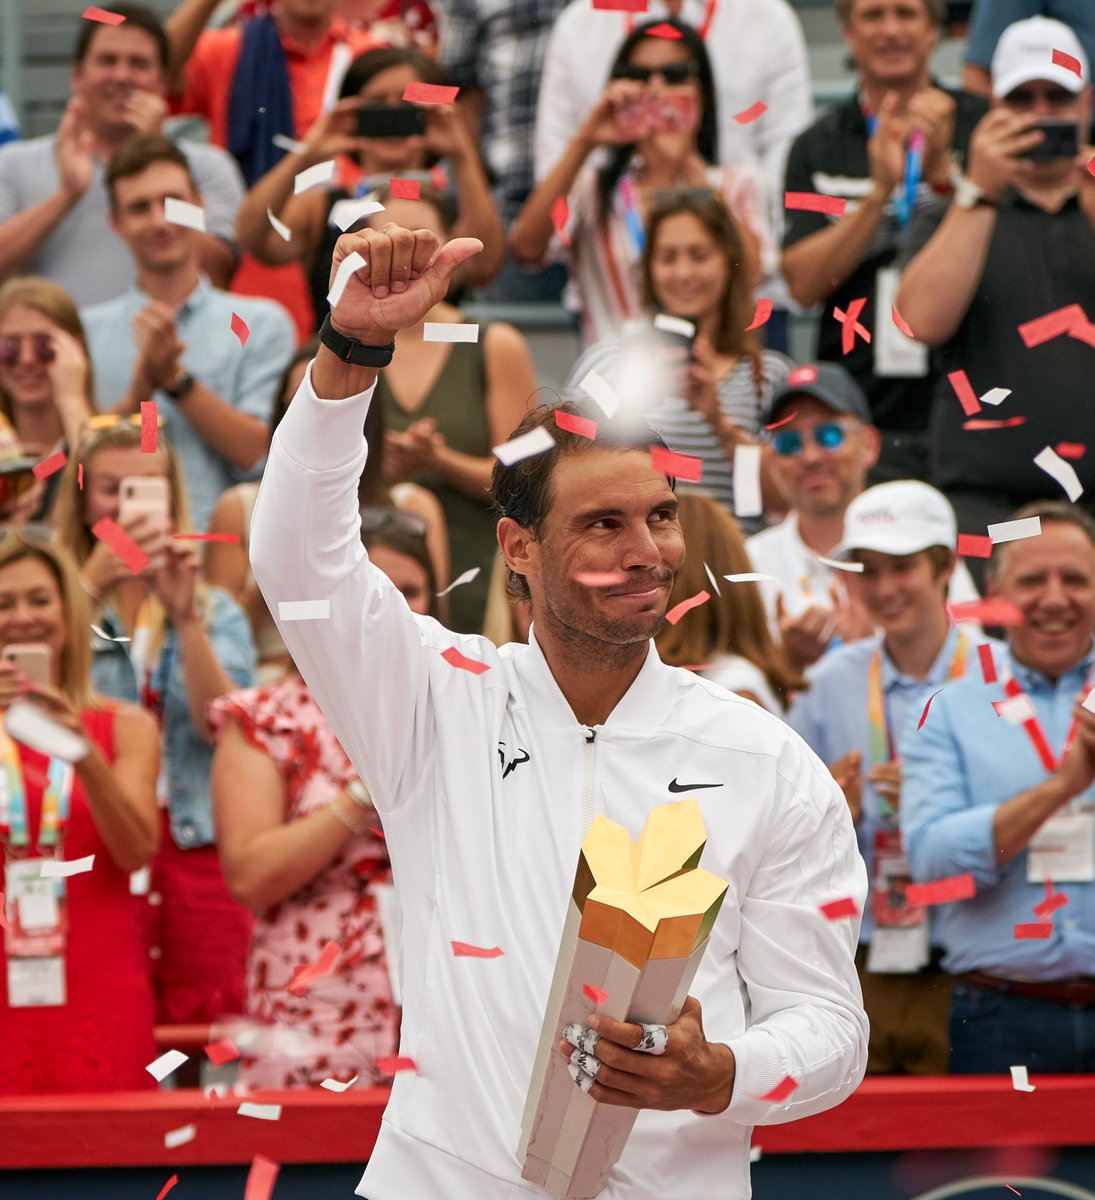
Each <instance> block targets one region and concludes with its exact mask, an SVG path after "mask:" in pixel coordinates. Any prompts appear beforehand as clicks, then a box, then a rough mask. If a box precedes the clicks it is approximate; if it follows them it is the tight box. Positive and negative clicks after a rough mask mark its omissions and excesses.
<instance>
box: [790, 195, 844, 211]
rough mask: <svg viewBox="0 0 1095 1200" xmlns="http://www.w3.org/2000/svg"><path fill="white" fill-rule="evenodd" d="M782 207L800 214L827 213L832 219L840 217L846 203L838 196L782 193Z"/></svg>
mask: <svg viewBox="0 0 1095 1200" xmlns="http://www.w3.org/2000/svg"><path fill="white" fill-rule="evenodd" d="M783 207H784V208H793V209H797V210H798V211H800V212H819V213H829V214H831V215H832V216H834V217H842V216H844V210H845V209H846V208H847V207H848V201H847V200H844V199H843V198H842V197H840V196H823V195H821V193H820V192H784V193H783Z"/></svg>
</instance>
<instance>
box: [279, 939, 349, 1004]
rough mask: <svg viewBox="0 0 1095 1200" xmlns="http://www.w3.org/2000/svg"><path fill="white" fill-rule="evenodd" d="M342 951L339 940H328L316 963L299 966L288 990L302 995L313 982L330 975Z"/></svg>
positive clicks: (296, 994) (295, 994)
mask: <svg viewBox="0 0 1095 1200" xmlns="http://www.w3.org/2000/svg"><path fill="white" fill-rule="evenodd" d="M341 952H342V949H341V947H340V946H339V944H338V942H327V943H326V944H325V945H324V947H323V949H322V950H321V951H320V952H319V958H317V959H316V961H315V962H314V963H304V964H303V965H302V966H299V967H297V969H296V971H295V972H294V973H293V978H292V979H290V980H289V983H288V985H287V987H286V991H289V992H292V994H293V995H294V996H302V995H303V994H304V993H305V992H306V991H307V990H308V989H309V988H310V987H311V986H312V984H313V983H316V982H318V981H319V980H320V979H322V978H323V977H324V976H325V975H330V973H331V972H332V971H333V970H334V966H335V963H336V962H337V961H338V956H339V954H341Z"/></svg>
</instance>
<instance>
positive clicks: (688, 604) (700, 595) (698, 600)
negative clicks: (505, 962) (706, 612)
mask: <svg viewBox="0 0 1095 1200" xmlns="http://www.w3.org/2000/svg"><path fill="white" fill-rule="evenodd" d="M710 599H711V593H710V592H697V593H696V594H695V595H694V596H690V597H689V598H688V599H687V600H682V601H681V602H680V604H674V605H673V607H672V608H671V609H670V610H669V611H668V612H667V613H666V614H665V619H666V620H667V621H668V622H669V624H670V625H676V623H677V622H678V621H679V620H680V619H681V617H683V616H684V614H685V613H686V612H690V611H691V610H692V609H693V608H699V606H700V605H701V604H706V603H707V601H708V600H710Z"/></svg>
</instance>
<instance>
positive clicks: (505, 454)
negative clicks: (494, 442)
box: [493, 425, 555, 467]
mask: <svg viewBox="0 0 1095 1200" xmlns="http://www.w3.org/2000/svg"><path fill="white" fill-rule="evenodd" d="M554 445H555V439H554V438H553V437H552V436H551V434H550V433H548V431H547V430H546V429H545V428H544V427H543V425H540V426H538V427H537V428H536V429H530V430H529V431H528V433H523V434H521V436H520V437H515V438H511V439H510V440H509V441H508V442H503V443H502V444H501V445H500V446H495V447H494V450H493V453H494V456H495V457H496V458H497V459H498V460H499V461H500V462H503V463H505V465H506V466H507V467H512V466H513V464H514V463H515V462H520V461H521V459H522V458H531V457H532V456H533V455H534V454H543V453H544V451H545V450H550V449H551V448H552V446H554Z"/></svg>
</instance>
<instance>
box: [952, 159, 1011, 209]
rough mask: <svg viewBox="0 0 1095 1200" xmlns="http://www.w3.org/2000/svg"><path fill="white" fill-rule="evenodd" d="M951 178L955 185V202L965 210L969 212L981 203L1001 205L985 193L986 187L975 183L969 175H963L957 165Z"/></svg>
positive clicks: (992, 206)
mask: <svg viewBox="0 0 1095 1200" xmlns="http://www.w3.org/2000/svg"><path fill="white" fill-rule="evenodd" d="M950 180H951V184H952V185H953V187H954V203H955V205H956V206H957V207H958V208H960V209H961V210H962V211H963V212H969V211H970V210H971V209H974V208H977V207H978V206H979V205H984V206H985V207H987V208H998V207H999V205H998V204H997V202H996V201H995V200H990V199H989V197H988V196H987V195H986V194H985V189H984V188H982V187H981V186H980V185H979V184H976V183H974V182H973V180H972V179H970V177H969V176H968V175H963V174H962V172H961V171H960V170H959V169H958V168H957V167H955V168H954V170H953V171H952V172H951V176H950Z"/></svg>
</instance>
